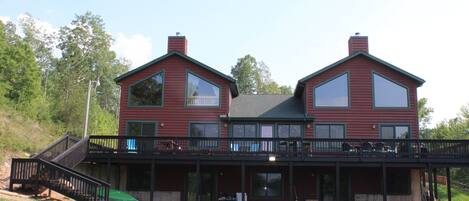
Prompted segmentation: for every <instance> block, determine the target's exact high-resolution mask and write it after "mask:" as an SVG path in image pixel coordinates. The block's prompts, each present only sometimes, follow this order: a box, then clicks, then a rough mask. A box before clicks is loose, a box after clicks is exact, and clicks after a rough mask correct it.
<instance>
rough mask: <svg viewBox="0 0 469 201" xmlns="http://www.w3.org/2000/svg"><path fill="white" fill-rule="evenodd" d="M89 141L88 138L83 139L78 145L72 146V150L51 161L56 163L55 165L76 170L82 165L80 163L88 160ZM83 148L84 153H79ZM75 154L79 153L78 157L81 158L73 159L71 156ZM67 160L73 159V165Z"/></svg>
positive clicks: (69, 149)
mask: <svg viewBox="0 0 469 201" xmlns="http://www.w3.org/2000/svg"><path fill="white" fill-rule="evenodd" d="M88 139H89V137H88V136H86V137H84V138H82V139H81V140H79V141H78V142H77V143H75V144H74V145H72V146H71V147H70V148H68V149H67V150H65V151H64V152H63V153H61V154H60V155H58V156H56V157H55V158H53V159H52V160H51V161H52V162H55V163H58V164H61V165H62V166H65V167H67V168H74V167H75V166H76V165H78V164H80V162H81V161H83V160H84V159H85V158H86V154H87V151H88ZM83 146H84V147H83ZM81 148H82V149H83V150H82V151H84V152H82V153H80V152H79V151H80V149H81ZM73 153H78V154H76V156H77V157H79V158H73V157H71V154H73ZM67 159H73V160H72V161H71V164H70V163H67V161H64V160H67Z"/></svg>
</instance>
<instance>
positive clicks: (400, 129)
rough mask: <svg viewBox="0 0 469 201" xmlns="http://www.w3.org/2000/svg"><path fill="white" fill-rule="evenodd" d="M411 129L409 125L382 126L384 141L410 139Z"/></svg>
mask: <svg viewBox="0 0 469 201" xmlns="http://www.w3.org/2000/svg"><path fill="white" fill-rule="evenodd" d="M409 137H410V127H409V126H407V125H382V126H381V138H383V139H408V138H409Z"/></svg>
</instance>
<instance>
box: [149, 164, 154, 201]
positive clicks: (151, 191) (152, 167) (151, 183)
mask: <svg viewBox="0 0 469 201" xmlns="http://www.w3.org/2000/svg"><path fill="white" fill-rule="evenodd" d="M153 191H155V159H151V172H150V201H153Z"/></svg>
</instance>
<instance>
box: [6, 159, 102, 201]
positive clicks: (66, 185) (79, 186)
mask: <svg viewBox="0 0 469 201" xmlns="http://www.w3.org/2000/svg"><path fill="white" fill-rule="evenodd" d="M13 184H30V185H34V186H37V187H39V186H44V187H47V188H49V189H51V190H54V191H57V192H60V193H61V194H64V195H66V196H68V197H70V198H73V199H76V200H90V201H98V200H99V201H101V200H103V201H106V200H109V184H107V183H105V182H102V181H99V180H97V179H94V178H92V177H89V176H86V175H83V174H81V173H78V172H76V171H73V170H71V169H68V168H66V167H63V166H61V165H59V164H56V163H54V162H48V161H45V160H42V159H12V166H11V176H10V190H12V189H13Z"/></svg>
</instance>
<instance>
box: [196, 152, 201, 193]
mask: <svg viewBox="0 0 469 201" xmlns="http://www.w3.org/2000/svg"><path fill="white" fill-rule="evenodd" d="M195 175H196V176H195V177H196V184H197V188H196V190H197V194H196V200H197V201H200V190H201V188H200V185H201V182H200V162H199V161H198V160H197V162H196V165H195Z"/></svg>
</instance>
